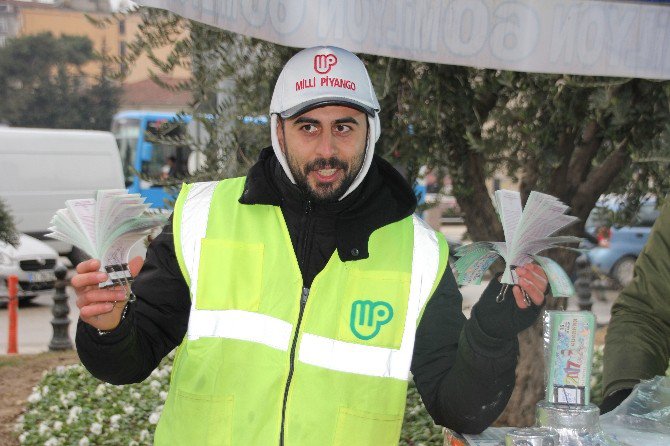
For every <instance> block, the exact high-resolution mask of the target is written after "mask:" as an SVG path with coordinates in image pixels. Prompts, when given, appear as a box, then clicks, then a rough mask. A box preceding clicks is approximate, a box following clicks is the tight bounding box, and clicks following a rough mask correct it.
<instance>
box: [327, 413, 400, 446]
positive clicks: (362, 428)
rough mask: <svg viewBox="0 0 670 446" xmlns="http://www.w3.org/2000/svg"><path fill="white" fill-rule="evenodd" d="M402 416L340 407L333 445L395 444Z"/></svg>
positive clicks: (394, 445)
mask: <svg viewBox="0 0 670 446" xmlns="http://www.w3.org/2000/svg"><path fill="white" fill-rule="evenodd" d="M402 418H403V416H402V415H385V414H378V413H372V412H365V411H362V410H355V409H350V408H346V407H341V408H340V410H339V413H338V415H337V426H336V428H335V442H334V443H333V446H370V445H372V444H373V445H375V446H397V444H398V438H400V429H401V428H402Z"/></svg>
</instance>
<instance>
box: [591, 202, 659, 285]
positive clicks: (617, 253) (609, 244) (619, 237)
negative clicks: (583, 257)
mask: <svg viewBox="0 0 670 446" xmlns="http://www.w3.org/2000/svg"><path fill="white" fill-rule="evenodd" d="M618 207H619V206H618V205H617V204H616V203H600V206H596V207H595V208H594V209H593V211H591V214H590V215H589V218H588V219H587V220H586V224H585V228H586V231H587V233H588V234H589V235H590V237H589V240H590V241H591V246H592V247H591V249H589V251H588V252H587V258H588V259H589V262H590V263H591V265H593V266H594V267H595V268H596V269H598V270H599V271H600V272H602V273H604V274H606V275H608V276H609V277H611V278H612V279H614V280H615V281H616V282H617V283H618V284H620V285H621V286H626V285H628V284H629V283H630V282H631V281H632V280H633V269H634V266H635V260H636V259H637V256H638V255H639V254H640V251H642V248H643V247H644V245H645V243H647V239H648V238H649V232H650V231H651V227H652V226H653V225H654V222H655V221H656V218H657V217H658V215H659V210H658V209H656V200H655V199H650V200H647V201H645V202H643V203H642V204H641V206H640V209H639V210H638V212H637V214H636V215H635V218H634V221H633V222H632V224H631V225H630V226H620V227H617V226H614V225H612V223H611V220H610V219H609V218H608V215H609V214H611V213H612V212H616V211H617V210H618Z"/></svg>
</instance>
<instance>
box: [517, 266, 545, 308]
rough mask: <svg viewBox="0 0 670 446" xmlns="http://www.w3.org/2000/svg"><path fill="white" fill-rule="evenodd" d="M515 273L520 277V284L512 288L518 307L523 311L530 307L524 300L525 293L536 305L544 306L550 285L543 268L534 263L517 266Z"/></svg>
mask: <svg viewBox="0 0 670 446" xmlns="http://www.w3.org/2000/svg"><path fill="white" fill-rule="evenodd" d="M515 271H516V274H517V276H518V277H519V283H518V284H517V285H514V288H512V293H513V294H514V300H515V301H516V305H517V306H518V307H519V308H521V309H525V308H528V307H529V306H530V305H528V304H527V303H526V301H525V299H524V295H523V294H524V291H525V292H526V294H527V295H528V297H529V298H530V300H531V301H532V302H533V303H534V304H535V305H537V306H538V307H539V306H542V304H543V303H544V296H545V293H546V291H547V285H548V283H549V281H548V280H547V275H546V274H545V273H544V271H543V270H542V268H541V267H540V266H539V265H536V264H534V263H527V264H526V265H523V266H517V267H516V270H515Z"/></svg>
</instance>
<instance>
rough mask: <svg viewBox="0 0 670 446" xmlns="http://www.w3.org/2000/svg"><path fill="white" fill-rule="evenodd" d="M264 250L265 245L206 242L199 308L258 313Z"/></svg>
mask: <svg viewBox="0 0 670 446" xmlns="http://www.w3.org/2000/svg"><path fill="white" fill-rule="evenodd" d="M263 248H264V246H263V244H262V243H241V242H234V241H231V240H223V239H208V238H204V239H202V245H201V249H200V264H199V266H198V286H197V294H196V298H195V307H196V308H197V309H198V310H245V311H258V307H259V306H260V302H261V285H262V277H263V251H264V249H263Z"/></svg>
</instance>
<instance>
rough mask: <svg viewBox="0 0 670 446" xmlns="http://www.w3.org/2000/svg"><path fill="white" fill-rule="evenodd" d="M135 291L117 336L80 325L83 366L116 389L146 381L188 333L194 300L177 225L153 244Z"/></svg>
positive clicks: (137, 280) (79, 339)
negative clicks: (175, 235) (181, 261)
mask: <svg viewBox="0 0 670 446" xmlns="http://www.w3.org/2000/svg"><path fill="white" fill-rule="evenodd" d="M132 289H133V292H134V293H135V295H136V296H137V301H136V302H134V303H130V304H128V308H127V311H126V316H125V318H124V319H123V320H122V321H121V323H120V324H119V326H118V327H116V328H115V329H114V330H112V331H111V332H108V333H107V334H103V335H100V334H98V331H97V330H96V329H95V328H93V327H92V326H91V325H89V324H87V323H85V322H83V321H82V320H81V319H80V320H79V322H78V324H77V335H76V345H77V351H78V353H79V358H80V359H81V362H82V363H83V364H84V366H85V367H86V368H87V369H88V370H89V371H90V372H91V374H92V375H93V376H95V377H96V378H98V379H100V380H103V381H106V382H109V383H112V384H128V383H132V382H140V381H142V380H144V379H145V378H146V377H147V376H149V374H151V372H152V371H153V370H154V369H155V368H156V366H157V365H158V363H159V362H160V361H161V359H162V358H163V357H164V356H165V355H167V354H168V353H169V352H170V351H171V350H172V349H174V348H175V347H176V346H177V345H178V344H179V343H180V342H181V341H182V339H183V337H184V335H185V334H186V328H187V324H188V316H189V311H190V296H189V290H188V286H187V284H186V281H185V280H184V277H183V275H182V273H181V271H180V269H179V265H178V263H177V258H176V256H175V250H174V242H173V239H172V224H171V222H170V223H168V224H167V225H166V226H165V227H164V228H163V231H162V232H161V233H160V234H159V235H158V237H156V238H155V239H154V240H153V242H152V243H151V244H150V245H149V248H148V250H147V256H146V260H145V262H144V265H143V267H142V270H141V271H140V273H139V274H138V275H137V277H135V280H134V282H133V285H132Z"/></svg>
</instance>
